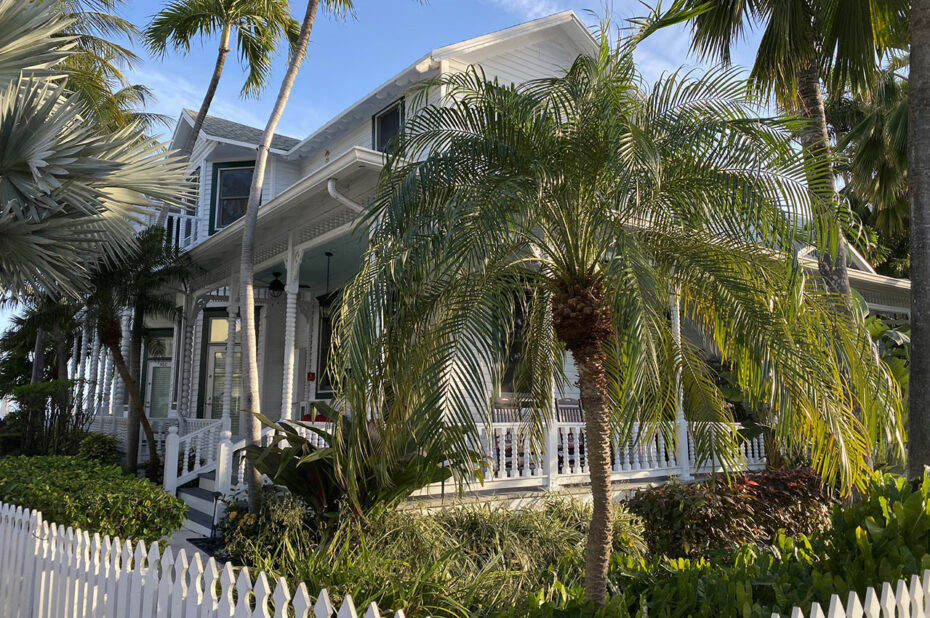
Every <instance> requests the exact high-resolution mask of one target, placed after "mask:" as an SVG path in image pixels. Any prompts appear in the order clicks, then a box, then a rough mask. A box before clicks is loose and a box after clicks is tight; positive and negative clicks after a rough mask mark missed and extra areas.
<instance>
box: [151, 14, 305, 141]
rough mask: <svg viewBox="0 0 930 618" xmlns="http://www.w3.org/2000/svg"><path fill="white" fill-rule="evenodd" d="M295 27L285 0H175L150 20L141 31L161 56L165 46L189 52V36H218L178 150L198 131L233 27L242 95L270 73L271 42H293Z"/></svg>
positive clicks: (261, 83) (253, 92)
mask: <svg viewBox="0 0 930 618" xmlns="http://www.w3.org/2000/svg"><path fill="white" fill-rule="evenodd" d="M298 27H299V24H298V23H297V22H296V21H295V20H294V19H293V18H291V14H290V8H289V6H288V1H287V0H176V1H175V2H172V3H171V4H169V5H168V6H167V7H165V8H164V9H162V10H161V11H159V12H158V14H157V15H155V16H154V17H153V18H152V21H151V23H150V24H149V25H148V26H147V27H146V29H145V32H144V35H145V41H146V43H147V44H148V47H149V49H151V50H152V52H153V53H157V54H165V53H166V52H167V50H168V47H169V46H171V47H173V48H174V49H175V50H176V51H179V52H182V53H185V54H189V53H190V50H191V42H192V41H193V40H194V38H195V37H198V36H199V37H204V36H213V35H216V34H219V37H220V46H219V50H218V51H217V55H216V66H215V67H214V69H213V75H212V77H211V78H210V84H209V85H208V86H207V92H206V93H205V94H204V97H203V102H202V103H201V104H200V110H199V111H198V112H197V118H196V120H195V121H194V129H193V131H191V133H190V135H189V136H188V138H187V142H186V143H185V144H184V148H183V150H182V152H184V153H185V154H186V155H188V156H190V153H191V150H193V148H194V143H195V142H196V141H197V136H198V135H200V127H201V126H203V121H204V119H205V118H206V117H207V112H208V111H209V110H210V104H211V103H212V102H213V97H214V95H215V94H216V87H217V85H218V84H219V83H220V76H221V75H222V74H223V66H224V65H225V64H226V54H228V53H229V38H230V36H231V35H232V31H233V30H235V31H236V44H237V47H238V49H239V57H240V59H241V60H242V61H243V62H244V63H245V64H246V66H248V69H249V75H248V77H247V78H246V80H245V84H244V85H243V86H242V95H243V96H255V95H258V94H260V93H261V91H262V90H264V88H265V85H266V82H267V80H268V77H269V76H270V75H271V57H272V55H273V54H274V52H275V46H276V45H277V44H278V42H279V40H280V39H281V38H287V39H288V40H289V41H290V43H291V45H292V46H293V45H294V44H296V40H297V35H298ZM292 51H293V50H292Z"/></svg>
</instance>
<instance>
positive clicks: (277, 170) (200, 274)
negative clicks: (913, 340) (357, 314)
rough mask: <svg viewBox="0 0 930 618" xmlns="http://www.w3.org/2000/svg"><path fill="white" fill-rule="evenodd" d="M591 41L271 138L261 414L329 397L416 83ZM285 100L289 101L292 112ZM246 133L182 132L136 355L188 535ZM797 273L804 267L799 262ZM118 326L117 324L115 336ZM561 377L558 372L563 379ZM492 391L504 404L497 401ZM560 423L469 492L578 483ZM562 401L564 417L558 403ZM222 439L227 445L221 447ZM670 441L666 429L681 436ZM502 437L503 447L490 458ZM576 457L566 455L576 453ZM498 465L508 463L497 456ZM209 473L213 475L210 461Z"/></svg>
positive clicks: (881, 299) (215, 123)
mask: <svg viewBox="0 0 930 618" xmlns="http://www.w3.org/2000/svg"><path fill="white" fill-rule="evenodd" d="M593 44H594V39H593V37H592V34H591V32H590V31H589V29H588V28H587V27H586V26H585V24H584V23H583V22H582V21H581V20H580V19H579V17H578V16H577V15H576V14H575V13H574V12H571V11H566V12H563V13H558V14H555V15H552V16H550V17H546V18H543V19H538V20H535V21H531V22H527V23H524V24H520V25H517V26H514V27H512V28H507V29H505V30H501V31H498V32H493V33H491V34H487V35H484V36H480V37H477V38H474V39H469V40H467V41H463V42H461V43H456V44H454V45H448V46H446V47H441V48H439V49H435V50H433V51H430V52H429V53H427V54H426V55H424V56H423V57H422V58H420V59H418V60H416V61H415V62H413V63H412V64H410V65H409V66H407V67H406V68H403V69H402V70H401V71H400V72H399V73H397V74H396V75H394V76H392V77H390V78H389V79H387V80H386V81H385V82H384V83H382V84H381V85H379V86H377V87H375V88H374V89H373V90H372V91H371V92H370V93H369V94H368V95H366V96H365V97H363V98H362V99H360V100H358V101H357V102H356V103H354V104H353V105H352V106H351V107H349V108H348V109H346V110H345V111H343V112H342V113H340V114H339V115H338V116H336V117H335V118H333V119H332V120H330V121H329V122H327V123H326V124H325V125H324V126H323V127H321V128H320V129H319V130H317V131H316V132H314V133H313V134H311V135H309V136H305V137H303V138H302V139H298V138H296V137H287V136H283V135H279V136H277V137H275V139H274V141H273V143H272V148H271V155H270V158H269V163H268V170H267V175H266V180H265V189H264V193H263V195H262V206H261V208H260V210H259V214H258V231H257V241H256V249H255V258H254V266H255V273H256V276H255V286H256V292H255V304H256V313H257V316H256V318H257V325H258V365H259V372H260V384H261V385H262V393H261V398H262V402H261V403H262V410H263V412H264V413H265V414H266V415H268V416H270V417H272V418H291V419H293V418H298V419H299V418H301V417H302V416H303V415H304V413H305V411H306V410H307V407H308V404H309V402H312V401H314V400H320V399H324V400H325V399H328V398H329V397H330V395H331V386H330V385H329V384H328V382H327V380H326V379H325V377H324V376H325V372H324V367H325V366H326V360H327V358H326V357H327V350H328V344H329V339H328V338H329V320H328V304H327V302H328V298H330V294H331V293H332V292H333V291H334V290H337V289H339V288H340V287H341V286H342V285H343V284H344V283H345V281H346V280H347V279H348V278H349V277H351V276H352V275H353V274H354V273H355V271H356V269H357V266H358V264H359V260H360V258H361V255H362V252H363V250H364V247H365V241H366V236H365V235H364V234H357V233H353V230H354V226H355V221H356V219H357V218H358V216H359V214H360V213H361V212H362V211H363V210H364V208H365V205H366V203H367V202H368V200H369V199H370V198H371V197H372V195H373V192H374V188H375V184H376V181H377V178H378V174H379V172H380V170H381V168H382V165H383V161H384V156H383V152H382V151H383V150H384V147H385V145H386V144H387V142H388V140H390V138H391V137H393V136H394V135H395V134H396V132H397V131H398V129H399V127H400V125H401V123H402V122H403V119H404V116H405V114H409V113H410V111H411V110H410V109H409V107H410V105H409V103H408V104H407V105H405V102H407V101H410V99H411V92H412V89H413V87H414V86H416V85H417V84H419V83H420V82H422V81H423V80H425V79H429V78H434V77H436V76H438V75H441V74H445V73H448V72H454V71H461V70H463V69H465V68H466V67H468V66H469V65H473V64H476V65H480V66H481V67H482V68H483V70H484V71H485V73H486V74H487V75H488V76H489V77H492V78H494V77H496V78H499V79H500V80H501V81H503V82H505V83H510V82H514V83H520V82H523V81H525V80H528V79H533V78H539V77H544V76H552V75H557V74H559V72H560V71H561V70H563V69H565V68H568V67H569V66H570V64H571V63H572V62H573V60H574V59H575V58H576V57H577V56H578V54H580V53H584V52H586V51H589V50H591V49H592V45H593ZM297 104H298V103H297V102H292V104H291V105H292V106H295V105H297ZM193 119H194V113H193V112H191V111H189V110H185V111H184V112H183V113H182V114H181V118H180V119H179V121H178V124H177V127H176V129H175V132H174V136H173V140H174V142H175V144H178V145H180V144H183V143H184V142H185V141H186V139H187V136H188V134H189V132H190V131H191V130H192V129H193ZM260 138H261V130H260V129H257V128H253V127H248V126H244V125H241V124H238V123H235V122H231V121H228V120H224V119H221V118H214V117H208V118H207V119H206V122H205V123H204V125H203V128H202V130H201V134H200V135H199V136H198V137H197V141H196V145H195V147H194V150H193V154H192V157H191V166H190V169H191V173H192V175H193V176H194V177H195V178H196V179H197V180H199V184H200V193H199V198H198V200H197V202H196V204H195V205H194V207H193V209H192V211H191V212H185V213H173V214H171V215H170V216H169V217H168V219H167V221H166V222H165V225H166V226H167V227H168V229H169V230H170V233H171V237H172V240H173V242H175V243H176V244H177V245H178V246H180V247H183V248H185V249H188V250H189V251H190V255H191V257H192V259H193V262H194V264H195V265H196V267H197V274H196V275H195V277H194V279H193V280H192V282H191V285H190V292H189V293H187V294H184V295H179V296H178V299H177V304H178V306H179V307H181V308H182V310H183V311H182V316H181V318H180V319H179V320H178V321H176V322H174V323H172V322H162V323H152V324H148V325H147V326H148V327H149V334H150V335H152V338H153V339H152V340H153V341H156V342H158V343H159V344H158V345H150V346H149V348H148V349H147V351H146V352H145V354H144V358H143V362H144V367H145V370H144V371H145V384H144V399H145V406H146V412H147V414H148V415H149V416H150V417H151V418H153V419H158V420H156V421H155V424H156V425H157V426H158V427H159V429H160V431H161V434H160V436H161V437H160V438H159V439H160V440H162V439H167V440H169V441H170V442H171V445H170V446H171V450H173V448H174V447H175V445H177V447H178V448H179V449H180V450H181V451H187V452H194V451H196V453H197V454H196V456H182V457H180V458H177V457H175V458H174V459H172V458H171V457H168V458H167V460H168V461H169V462H172V463H173V462H176V461H178V460H179V459H180V461H181V462H182V463H181V464H179V466H178V469H177V470H174V469H171V470H168V469H166V487H168V489H170V490H171V491H175V490H177V491H178V493H179V495H181V496H183V497H184V498H185V500H187V501H188V502H189V503H190V504H191V505H192V507H194V509H193V510H192V514H191V520H192V521H191V527H193V528H197V529H199V530H201V531H206V530H207V529H208V528H209V525H210V520H211V517H212V515H211V513H212V508H213V495H212V491H213V490H214V489H220V490H227V489H228V488H229V487H230V486H231V485H234V484H235V483H236V478H237V475H238V472H237V470H234V469H230V467H232V468H238V464H237V463H230V462H231V461H234V462H238V458H235V457H234V453H235V451H236V450H237V449H238V448H240V447H241V446H242V442H241V440H240V438H239V428H240V427H241V425H242V423H241V422H240V418H239V416H240V413H239V406H238V399H239V393H240V388H241V385H240V352H239V334H238V320H237V317H236V316H237V313H238V311H239V307H238V299H239V291H238V288H239V284H238V274H239V264H238V260H239V256H240V238H241V231H242V230H241V228H242V223H243V222H242V220H241V216H242V214H243V212H244V209H245V205H246V201H247V197H248V192H249V185H250V181H251V174H252V167H253V164H254V159H255V151H256V145H257V143H258V142H259V140H260ZM811 264H812V265H813V264H814V261H813V260H811ZM852 266H853V270H851V271H850V275H851V278H852V283H853V286H854V287H855V288H856V289H857V290H858V291H859V292H860V293H861V294H862V295H863V296H864V297H865V298H866V300H867V301H868V302H869V304H870V306H871V307H872V308H873V309H874V310H876V311H882V312H885V313H888V314H894V315H901V316H906V315H907V314H908V306H909V293H910V286H909V283H908V282H907V281H902V280H896V279H892V278H888V277H884V276H881V275H878V274H876V273H875V272H874V270H872V269H871V267H870V266H869V265H868V264H867V263H866V262H865V261H864V260H862V259H861V258H860V257H859V256H854V261H853V265H852ZM124 327H125V328H127V329H128V323H126V324H125V325H124ZM84 335H85V336H84V337H83V338H82V343H81V344H80V345H79V346H78V347H79V348H80V349H78V350H77V354H75V368H74V369H75V374H76V375H78V376H82V377H85V378H86V379H87V380H88V382H89V384H90V385H89V386H88V387H87V389H86V393H87V398H88V405H91V406H92V407H96V408H98V409H99V412H98V415H97V418H96V419H95V421H94V423H95V427H96V428H97V429H98V430H102V431H114V432H122V431H124V428H125V405H124V404H125V393H123V392H122V388H121V387H120V385H119V383H118V380H116V381H114V380H113V371H112V364H111V363H110V362H109V360H108V359H107V358H106V355H105V351H102V350H101V349H100V346H99V344H98V343H96V342H95V341H94V340H93V338H92V336H91V335H90V333H89V332H87V331H85V332H84ZM567 370H568V373H569V375H571V373H572V368H571V367H568V368H567ZM501 394H502V395H506V393H501ZM558 396H559V397H560V398H565V399H566V401H563V402H562V406H563V408H564V413H563V414H562V415H560V418H559V419H558V420H559V422H558V423H557V427H554V428H553V429H552V431H551V435H550V436H549V437H548V438H547V441H546V445H547V448H546V449H545V450H546V452H543V453H529V452H528V451H525V449H524V448H523V447H521V446H520V445H519V444H517V442H519V441H520V438H519V436H518V435H517V434H516V432H515V428H514V426H513V424H511V423H507V422H501V423H498V424H495V427H494V428H492V429H491V430H490V431H489V432H488V434H487V435H486V436H485V440H484V444H485V447H486V448H487V450H488V453H487V454H488V456H489V457H490V458H491V460H492V464H493V465H492V473H491V476H490V478H489V480H488V481H487V482H486V483H485V486H484V488H496V489H501V488H523V489H526V488H530V487H554V486H556V485H559V484H563V485H564V484H577V483H583V481H584V479H585V476H586V467H585V461H584V457H583V449H580V448H579V445H580V444H581V441H582V440H583V436H582V435H581V434H582V424H581V423H580V420H581V419H580V416H579V414H580V413H579V412H578V411H577V409H576V408H577V404H573V402H572V401H570V400H571V399H573V398H577V397H578V394H577V392H572V391H568V392H565V393H559V394H558ZM573 406H574V407H573ZM224 431H229V432H230V436H229V440H227V441H225V442H222V444H221V437H222V436H223V432H224ZM680 435H681V434H680ZM504 442H506V443H507V444H508V445H509V446H508V447H507V448H503V447H502V446H501V445H502V444H503V443H504ZM615 450H616V451H617V455H616V456H615V458H614V463H615V466H614V467H615V478H616V479H617V480H625V479H649V480H659V479H663V478H668V477H669V476H672V475H684V476H686V477H687V476H688V474H689V473H690V468H689V466H690V463H689V461H690V459H691V457H690V456H689V454H688V453H687V450H688V449H687V448H686V447H683V448H680V449H677V450H676V449H675V448H674V447H671V445H668V446H667V445H665V444H663V442H662V438H661V437H657V438H656V439H654V440H652V441H651V443H650V444H643V445H616V447H615ZM576 451H577V452H576ZM746 454H747V463H748V464H749V465H759V464H760V463H761V462H762V461H763V453H762V449H761V445H760V444H759V443H758V441H756V442H753V443H749V444H747V445H746ZM508 458H509V459H508ZM218 465H219V468H220V470H219V471H218V472H217V466H218ZM169 468H173V465H171V466H169Z"/></svg>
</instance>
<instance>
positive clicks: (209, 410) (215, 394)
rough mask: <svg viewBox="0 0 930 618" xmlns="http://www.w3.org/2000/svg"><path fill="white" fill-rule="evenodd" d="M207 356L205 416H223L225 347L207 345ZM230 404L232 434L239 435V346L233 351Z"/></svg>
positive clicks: (240, 357) (240, 381) (240, 364)
mask: <svg viewBox="0 0 930 618" xmlns="http://www.w3.org/2000/svg"><path fill="white" fill-rule="evenodd" d="M208 349H209V355H208V356H207V384H206V386H207V388H206V400H205V401H204V417H205V418H215V419H221V418H223V393H224V392H225V390H226V348H225V346H223V347H220V346H217V345H211V346H209V348H208ZM230 386H231V388H232V406H231V410H230V417H231V418H230V421H231V424H232V428H231V431H232V434H233V435H234V436H235V435H239V397H240V394H241V391H242V353H241V352H240V351H239V346H238V345H237V346H236V347H235V351H234V352H233V375H232V382H231V384H230Z"/></svg>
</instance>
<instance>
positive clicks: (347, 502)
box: [246, 403, 481, 520]
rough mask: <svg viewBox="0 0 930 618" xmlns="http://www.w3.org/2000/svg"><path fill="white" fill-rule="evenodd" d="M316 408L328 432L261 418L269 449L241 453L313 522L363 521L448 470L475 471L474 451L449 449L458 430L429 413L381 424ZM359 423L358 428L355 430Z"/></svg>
mask: <svg viewBox="0 0 930 618" xmlns="http://www.w3.org/2000/svg"><path fill="white" fill-rule="evenodd" d="M316 407H317V409H322V410H323V412H324V415H325V416H326V417H327V418H332V419H336V420H335V421H334V423H333V425H332V429H331V430H325V429H321V428H319V427H316V426H314V425H311V424H309V423H302V422H299V421H281V422H279V423H274V422H273V421H270V420H269V419H267V418H265V417H264V416H263V417H260V418H261V420H262V422H263V423H264V424H265V425H267V426H269V427H271V428H273V429H274V430H275V432H274V435H273V437H272V440H271V443H270V444H269V445H268V446H259V445H249V446H248V447H247V448H246V455H247V456H248V458H249V461H250V462H251V463H252V465H254V466H255V467H256V468H257V469H258V470H259V471H260V472H261V473H262V474H265V475H267V476H268V477H269V478H270V479H271V480H272V481H274V482H275V484H277V485H281V486H284V487H287V488H288V489H289V490H290V492H291V493H292V494H294V495H296V496H299V497H300V498H302V499H303V500H304V501H305V502H306V503H307V504H309V505H310V506H311V507H312V508H313V509H314V510H315V511H316V512H317V513H318V514H319V515H320V516H321V517H326V518H329V519H331V520H332V519H335V518H336V517H337V516H338V514H339V512H340V510H343V509H347V510H348V511H349V512H351V513H353V514H354V515H356V516H365V515H366V514H368V513H370V512H371V511H372V510H374V509H384V508H390V507H392V506H396V505H397V503H398V502H399V501H401V500H402V499H404V498H407V497H409V496H410V494H412V493H413V492H414V491H416V490H418V489H422V488H423V487H426V486H427V485H432V484H434V483H443V482H445V481H447V480H449V479H450V478H451V477H452V475H453V471H456V472H459V473H462V472H464V471H475V470H478V468H479V463H480V461H481V455H480V454H479V453H477V452H473V451H467V452H465V453H464V454H462V453H460V452H459V451H457V450H456V449H455V447H454V444H455V443H456V442H459V441H460V440H461V439H462V436H461V430H460V429H458V428H455V427H448V426H445V425H443V424H442V423H440V422H437V419H436V417H435V416H434V415H427V416H418V415H411V416H408V417H405V418H403V419H397V420H394V421H391V422H385V419H384V418H383V417H376V418H373V419H371V420H368V419H365V418H364V417H361V416H360V415H356V416H352V417H347V416H344V415H340V414H338V413H336V412H335V411H333V410H332V409H331V408H330V407H329V406H327V405H325V404H320V403H318V404H316ZM360 423H364V424H365V425H366V427H365V428H364V429H359V428H358V427H357V425H358V424H360ZM314 445H325V446H314ZM460 457H464V459H462V460H460V459H459V458H460Z"/></svg>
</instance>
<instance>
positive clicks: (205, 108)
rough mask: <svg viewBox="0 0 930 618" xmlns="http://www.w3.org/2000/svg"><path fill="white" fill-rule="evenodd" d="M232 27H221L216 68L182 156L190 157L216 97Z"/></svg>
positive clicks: (227, 25)
mask: <svg viewBox="0 0 930 618" xmlns="http://www.w3.org/2000/svg"><path fill="white" fill-rule="evenodd" d="M231 30H232V27H231V26H230V25H229V24H226V25H225V26H223V33H222V34H221V35H220V47H219V50H217V53H216V66H215V67H213V76H212V77H211V78H210V85H209V86H207V92H206V93H205V94H204V95H203V101H202V102H201V103H200V110H199V111H198V112H197V118H196V119H195V120H194V128H193V130H192V131H191V132H190V135H188V136H187V141H186V142H184V150H183V151H182V152H183V153H184V156H186V157H190V156H191V152H193V150H194V144H195V143H196V142H197V136H198V135H200V128H201V127H202V126H203V121H204V119H205V118H206V117H207V112H209V111H210V105H211V104H212V103H213V97H214V96H216V87H217V86H218V85H219V83H220V76H222V75H223V65H225V64H226V55H227V54H228V53H229V35H230V32H231Z"/></svg>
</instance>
